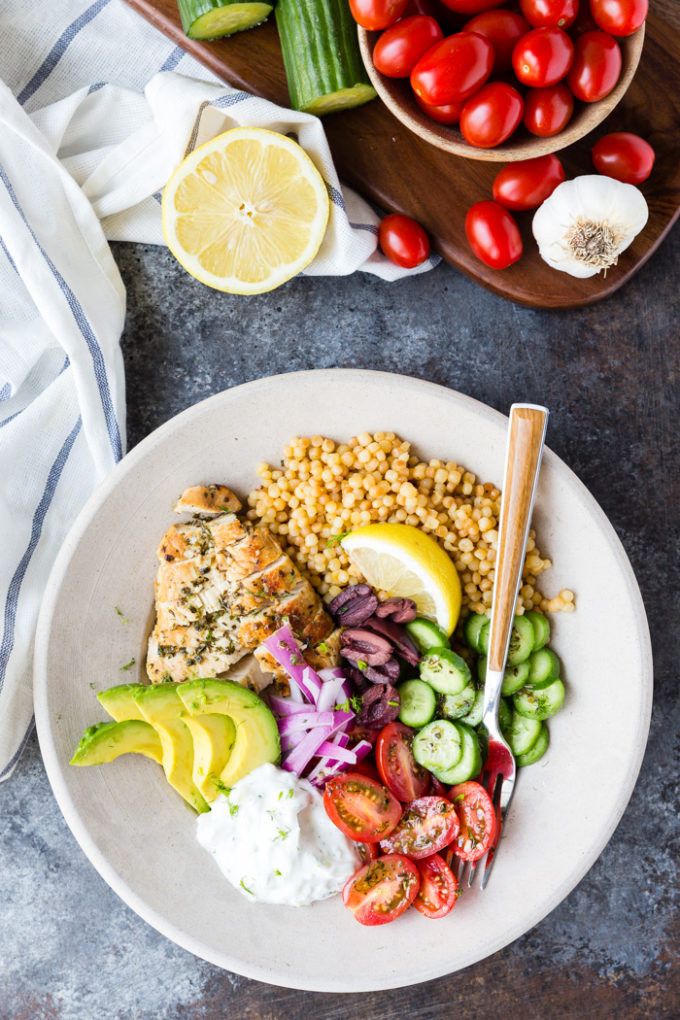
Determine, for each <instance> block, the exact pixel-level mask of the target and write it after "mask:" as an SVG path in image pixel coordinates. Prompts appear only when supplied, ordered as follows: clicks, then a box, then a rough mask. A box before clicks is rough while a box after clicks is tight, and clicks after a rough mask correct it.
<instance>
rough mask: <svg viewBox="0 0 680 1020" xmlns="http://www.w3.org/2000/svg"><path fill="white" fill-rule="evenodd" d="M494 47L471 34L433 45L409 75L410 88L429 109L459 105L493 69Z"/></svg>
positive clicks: (457, 34) (449, 38) (454, 36)
mask: <svg viewBox="0 0 680 1020" xmlns="http://www.w3.org/2000/svg"><path fill="white" fill-rule="evenodd" d="M493 60H494V52H493V46H492V45H491V43H490V42H489V40H488V39H485V38H484V36H481V35H476V34H475V33H474V32H456V33H455V34H454V35H449V36H447V37H446V39H442V40H441V41H440V42H438V43H435V44H434V46H433V47H432V48H431V49H429V50H428V51H427V53H426V54H425V55H424V56H422V57H421V58H420V60H419V61H418V63H417V64H416V66H415V67H414V68H413V70H412V71H411V86H412V88H413V91H414V92H415V93H416V95H418V96H420V98H421V99H423V100H424V101H425V102H426V103H429V104H430V106H443V105H445V104H446V103H460V102H461V101H463V100H465V99H467V98H468V96H471V95H472V93H473V92H476V91H477V89H479V88H481V87H482V85H483V84H484V82H485V81H486V79H487V78H488V77H489V75H490V74H491V69H492V67H493Z"/></svg>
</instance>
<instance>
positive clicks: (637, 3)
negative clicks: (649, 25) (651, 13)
mask: <svg viewBox="0 0 680 1020" xmlns="http://www.w3.org/2000/svg"><path fill="white" fill-rule="evenodd" d="M648 9H649V0H590V13H591V14H592V16H593V18H594V19H595V21H596V23H597V25H598V26H599V27H600V28H601V29H603V30H604V31H605V32H609V34H610V35H632V34H633V32H637V30H638V28H639V27H640V25H641V24H642V23H643V21H644V20H645V18H646V17H647V11H648Z"/></svg>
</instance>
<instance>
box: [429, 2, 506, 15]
mask: <svg viewBox="0 0 680 1020" xmlns="http://www.w3.org/2000/svg"><path fill="white" fill-rule="evenodd" d="M442 3H443V4H445V5H446V6H447V7H448V8H449V10H451V11H455V12H456V14H480V13H481V12H482V11H490V10H492V9H493V8H494V7H498V6H500V4H502V3H505V0H442Z"/></svg>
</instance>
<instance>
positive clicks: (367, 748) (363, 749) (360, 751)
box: [352, 740, 373, 761]
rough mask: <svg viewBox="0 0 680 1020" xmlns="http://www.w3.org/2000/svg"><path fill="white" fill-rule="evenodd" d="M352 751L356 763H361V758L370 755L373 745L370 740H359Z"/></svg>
mask: <svg viewBox="0 0 680 1020" xmlns="http://www.w3.org/2000/svg"><path fill="white" fill-rule="evenodd" d="M352 750H353V751H354V753H355V754H356V756H357V761H361V759H362V758H365V757H366V755H367V754H370V753H371V751H372V750H373V744H372V743H371V741H370V740H360V741H358V743H356V744H355V745H354V747H353V748H352Z"/></svg>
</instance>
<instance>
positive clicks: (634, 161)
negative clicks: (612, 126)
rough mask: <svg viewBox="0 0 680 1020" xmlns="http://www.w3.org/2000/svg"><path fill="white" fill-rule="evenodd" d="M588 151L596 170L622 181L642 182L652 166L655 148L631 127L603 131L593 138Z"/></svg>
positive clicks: (630, 182)
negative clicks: (602, 135) (603, 134)
mask: <svg viewBox="0 0 680 1020" xmlns="http://www.w3.org/2000/svg"><path fill="white" fill-rule="evenodd" d="M591 154H592V157H593V164H594V166H595V169H596V170H597V172H598V173H599V174H604V175H605V176H606V177H614V178H616V180H617V181H623V182H624V184H641V183H642V181H646V180H647V178H648V177H649V175H650V174H651V172H652V167H653V166H654V149H653V148H652V147H651V145H650V144H649V142H646V141H645V140H644V138H640V136H639V135H634V134H632V133H631V132H630V131H613V132H612V133H611V134H610V135H605V136H604V137H603V138H600V139H599V141H597V142H595V145H593V148H592V152H591Z"/></svg>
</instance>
